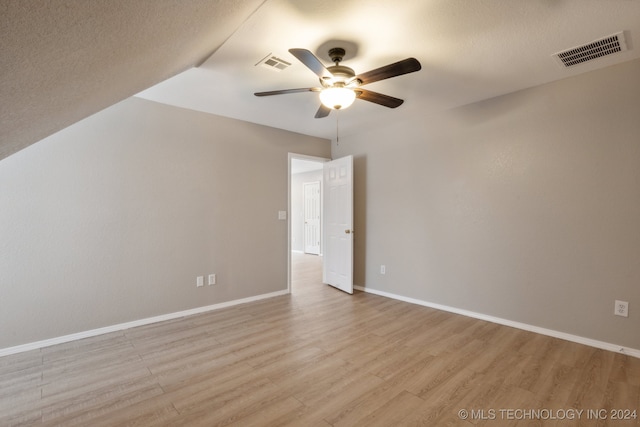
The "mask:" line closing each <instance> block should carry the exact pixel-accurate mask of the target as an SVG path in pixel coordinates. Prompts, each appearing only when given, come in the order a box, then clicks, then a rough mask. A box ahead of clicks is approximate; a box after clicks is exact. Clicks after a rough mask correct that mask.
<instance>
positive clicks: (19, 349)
mask: <svg viewBox="0 0 640 427" xmlns="http://www.w3.org/2000/svg"><path fill="white" fill-rule="evenodd" d="M288 293H289V291H288V290H286V289H285V290H282V291H276V292H271V293H268V294H262V295H256V296H253V297H248V298H242V299H238V300H233V301H227V302H221V303H219V304H213V305H208V306H205V307H198V308H192V309H190V310H184V311H178V312H175V313H168V314H162V315H160V316H155V317H148V318H146V319H140V320H134V321H132V322H126V323H120V324H117V325H112V326H106V327H104V328H98V329H92V330H90V331H84V332H78V333H75V334H70V335H64V336H61V337H56V338H50V339H46V340H42V341H36V342H32V343H28V344H22V345H17V346H15V347H7V348H2V349H0V357H2V356H8V355H10V354H16V353H23V352H25V351H30V350H37V349H40V348H44V347H50V346H52V345H56V344H63V343H66V342H70V341H77V340H81V339H83V338H90V337H95V336H97V335H103V334H108V333H110V332H117V331H121V330H123V329H129V328H135V327H136V326H144V325H149V324H151V323H158V322H164V321H165V320H173V319H178V318H181V317H187V316H193V315H194V314H200V313H205V312H208V311H213V310H219V309H221V308H227V307H232V306H234V305H239V304H245V303H248V302H254V301H259V300H263V299H267V298H273V297H277V296H281V295H287V294H288Z"/></svg>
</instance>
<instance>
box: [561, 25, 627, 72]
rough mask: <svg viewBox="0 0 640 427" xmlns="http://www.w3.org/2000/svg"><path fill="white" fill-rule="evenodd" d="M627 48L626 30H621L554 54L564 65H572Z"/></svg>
mask: <svg viewBox="0 0 640 427" xmlns="http://www.w3.org/2000/svg"><path fill="white" fill-rule="evenodd" d="M625 50H627V44H626V43H625V40H624V32H622V31H621V32H619V33H616V34H613V35H611V36H608V37H604V38H602V39H600V40H596V41H593V42H591V43H589V44H585V45H583V46H578V47H574V48H572V49H568V50H564V51H562V52H558V53H556V54H554V55H553V56H554V58H556V60H557V61H558V63H559V64H560V65H561V66H562V67H572V66H574V65H578V64H582V63H584V62H588V61H592V60H594V59H597V58H601V57H603V56H608V55H612V54H614V53H618V52H623V51H625Z"/></svg>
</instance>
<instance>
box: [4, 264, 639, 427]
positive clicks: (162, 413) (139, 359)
mask: <svg viewBox="0 0 640 427" xmlns="http://www.w3.org/2000/svg"><path fill="white" fill-rule="evenodd" d="M295 259H296V263H295V264H296V268H295V270H294V274H293V279H294V286H293V293H292V295H286V296H281V297H276V298H271V299H268V300H263V301H259V302H255V303H250V304H244V305H241V306H236V307H231V308H227V309H223V310H219V311H215V312H210V313H206V314H202V315H196V316H191V317H188V318H183V319H178V320H173V321H168V322H163V323H159V324H154V325H149V326H144V327H139V328H133V329H129V330H126V331H122V332H118V333H111V334H108V335H102V336H99V337H94V338H90V339H85V340H81V341H76V342H73V343H67V344H62V345H57V346H54V347H49V348H44V349H41V350H37V351H31V352H28V353H22V354H17V355H12V356H6V357H3V358H0V426H12V425H61V426H75V425H81V426H124V425H137V426H167V425H170V426H179V425H188V426H215V425H232V426H405V425H406V426H414V425H423V426H445V425H459V426H467V427H469V426H473V425H478V426H496V427H498V426H500V427H501V426H511V425H517V426H523V425H526V426H529V425H532V426H533V425H535V426H618V427H626V426H638V425H640V421H638V420H637V419H631V420H612V419H611V418H612V415H625V413H624V412H619V413H614V412H611V410H622V411H624V410H630V411H633V410H636V411H640V359H635V358H632V357H628V356H624V355H620V354H615V353H611V352H607V351H603V350H597V349H594V348H590V347H586V346H583V345H579V344H575V343H571V342H566V341H562V340H559V339H555V338H550V337H546V336H542V335H537V334H534V333H530V332H525V331H521V330H517V329H513V328H509V327H505V326H500V325H496V324H492V323H487V322H484V321H480V320H474V319H470V318H467V317H463V316H458V315H454V314H450V313H445V312H441V311H437V310H433V309H429V308H425V307H421V306H417V305H412V304H408V303H404V302H400V301H395V300H391V299H387V298H384V297H379V296H375V295H371V294H366V293H362V292H356V293H355V294H354V295H353V296H349V295H347V294H344V293H342V292H340V291H338V290H335V289H333V288H331V287H328V286H325V285H322V284H321V283H320V275H319V272H318V266H319V262H318V261H319V258H318V257H314V256H308V255H307V256H304V255H296V256H295ZM535 409H538V410H540V411H538V412H537V413H536V412H532V411H531V412H529V411H530V410H535ZM464 410H466V411H468V412H466V413H465V412H461V411H464ZM507 410H511V412H509V411H507ZM580 410H584V412H579V411H580ZM589 410H591V411H592V412H588V411H589ZM596 410H597V412H593V411H596ZM472 411H473V412H472ZM572 411H575V412H572ZM465 414H468V418H466V419H464V416H465ZM632 414H633V413H632V412H630V413H629V415H632ZM536 417H537V418H541V419H530V418H536ZM569 417H573V419H569ZM545 418H546V419H545ZM554 418H555V419H554ZM563 418H564V419H563Z"/></svg>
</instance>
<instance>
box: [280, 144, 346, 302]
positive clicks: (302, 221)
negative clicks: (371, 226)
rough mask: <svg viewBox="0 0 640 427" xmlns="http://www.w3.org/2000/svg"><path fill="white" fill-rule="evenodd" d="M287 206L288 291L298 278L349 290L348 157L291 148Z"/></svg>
mask: <svg viewBox="0 0 640 427" xmlns="http://www.w3.org/2000/svg"><path fill="white" fill-rule="evenodd" d="M289 212H290V214H289V245H288V247H289V254H288V257H289V258H288V260H289V262H288V265H289V270H288V271H289V274H288V289H289V292H294V291H295V285H296V281H298V280H300V281H301V282H302V281H304V285H305V286H309V285H311V286H313V285H314V284H315V285H318V284H322V283H325V284H329V285H331V286H333V287H335V288H337V289H340V290H342V291H344V292H347V293H349V294H352V293H353V238H354V230H353V157H352V156H347V157H343V158H340V159H336V160H332V161H330V160H328V159H323V158H317V157H309V156H303V155H296V154H292V153H290V154H289ZM294 273H295V274H294Z"/></svg>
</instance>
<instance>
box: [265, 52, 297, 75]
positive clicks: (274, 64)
mask: <svg viewBox="0 0 640 427" xmlns="http://www.w3.org/2000/svg"><path fill="white" fill-rule="evenodd" d="M256 65H261V66H263V67H265V68H268V69H270V70H273V71H282V70H284V69H285V68H287V67H289V66H291V62H287V61H285V60H284V59H282V58H278V57H277V56H275V55H273V54H271V53H270V54H268V55H267V56H265V57H264V58H262V59H261V60H260V61H258V63H257V64H256Z"/></svg>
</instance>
